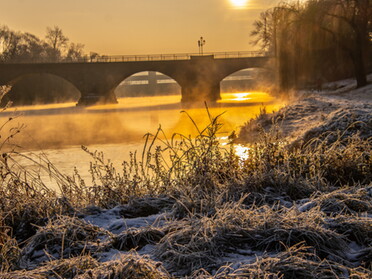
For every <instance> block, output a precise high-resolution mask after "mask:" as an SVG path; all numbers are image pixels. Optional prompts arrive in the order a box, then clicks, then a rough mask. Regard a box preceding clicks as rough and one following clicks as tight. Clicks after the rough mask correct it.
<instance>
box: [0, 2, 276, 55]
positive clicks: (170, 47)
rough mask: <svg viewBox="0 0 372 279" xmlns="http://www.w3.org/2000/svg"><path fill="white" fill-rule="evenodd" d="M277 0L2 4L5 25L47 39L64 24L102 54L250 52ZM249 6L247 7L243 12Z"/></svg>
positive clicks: (70, 34) (0, 15) (75, 39)
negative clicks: (263, 16)
mask: <svg viewBox="0 0 372 279" xmlns="http://www.w3.org/2000/svg"><path fill="white" fill-rule="evenodd" d="M276 2H278V1H276V0H249V1H247V0H202V1H200V0H187V1H175V0H158V1H154V0H109V1H101V0H89V1H88V0H79V1H76V0H65V1H56V0H32V1H29V0H0V4H1V10H0V18H1V22H0V24H2V25H7V26H9V28H11V29H13V30H18V31H22V32H29V33H32V34H34V35H36V36H38V37H41V38H43V37H44V36H45V33H46V27H47V26H51V27H53V26H59V27H60V28H61V29H62V30H63V32H64V34H65V35H66V36H67V37H69V39H70V41H72V42H76V43H82V44H84V45H85V50H86V52H88V53H89V52H90V51H93V52H98V53H100V54H107V55H115V54H149V53H185V52H186V53H190V52H198V45H197V40H198V39H199V38H200V36H203V37H204V38H205V40H206V45H205V47H204V48H205V49H204V50H205V52H217V51H240V50H242V51H244V50H251V49H252V46H251V45H250V43H249V42H250V38H249V33H250V30H251V28H252V23H253V21H254V20H255V19H257V17H258V16H259V13H260V12H262V11H263V10H265V9H267V8H269V7H271V6H272V5H274V4H275V3H276ZM241 8H244V9H241Z"/></svg>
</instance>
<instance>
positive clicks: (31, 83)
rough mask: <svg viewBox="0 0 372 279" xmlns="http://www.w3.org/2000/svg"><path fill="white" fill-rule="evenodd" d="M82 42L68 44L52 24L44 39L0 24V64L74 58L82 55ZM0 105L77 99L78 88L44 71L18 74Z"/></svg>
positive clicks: (58, 29)
mask: <svg viewBox="0 0 372 279" xmlns="http://www.w3.org/2000/svg"><path fill="white" fill-rule="evenodd" d="M83 49H84V45H82V44H79V43H72V42H70V41H69V39H68V38H67V37H66V36H65V35H64V34H63V32H62V30H61V29H60V28H59V27H57V26H55V27H53V28H50V27H48V28H47V29H46V35H45V38H44V39H40V38H38V37H37V36H35V35H33V34H30V33H27V32H24V33H23V32H18V31H13V30H11V29H9V28H8V27H7V26H1V27H0V63H1V62H3V63H32V62H36V61H37V62H43V61H45V62H58V61H77V60H79V59H81V58H82V57H84V55H85V54H84V52H83ZM12 85H13V87H12V90H11V91H10V92H9V93H8V94H7V95H6V96H5V97H4V98H3V100H2V101H1V105H5V104H6V103H7V102H9V101H12V102H13V103H14V105H30V104H36V103H54V102H65V101H77V100H78V99H79V96H80V93H79V91H78V90H77V89H76V88H75V87H74V86H73V85H72V84H70V83H69V82H67V81H65V80H63V79H61V78H59V77H55V76H53V75H48V74H33V75H27V76H23V77H20V78H19V79H18V80H17V81H16V82H14V84H12Z"/></svg>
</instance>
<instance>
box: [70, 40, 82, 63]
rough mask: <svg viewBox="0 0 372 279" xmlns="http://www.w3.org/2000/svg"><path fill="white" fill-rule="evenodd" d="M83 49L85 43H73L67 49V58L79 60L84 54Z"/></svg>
mask: <svg viewBox="0 0 372 279" xmlns="http://www.w3.org/2000/svg"><path fill="white" fill-rule="evenodd" d="M83 50H84V45H83V44H74V43H71V44H70V46H69V48H68V51H67V55H66V60H68V61H78V60H79V59H81V58H82V57H83V55H84V53H83Z"/></svg>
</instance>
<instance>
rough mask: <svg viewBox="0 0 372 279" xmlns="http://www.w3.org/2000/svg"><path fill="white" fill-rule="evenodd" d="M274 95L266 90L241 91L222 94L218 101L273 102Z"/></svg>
mask: <svg viewBox="0 0 372 279" xmlns="http://www.w3.org/2000/svg"><path fill="white" fill-rule="evenodd" d="M273 100H274V97H273V96H271V95H270V94H268V93H266V92H260V91H255V92H239V93H224V94H221V100H219V101H218V103H236V102H239V103H252V102H262V103H266V102H271V101H273Z"/></svg>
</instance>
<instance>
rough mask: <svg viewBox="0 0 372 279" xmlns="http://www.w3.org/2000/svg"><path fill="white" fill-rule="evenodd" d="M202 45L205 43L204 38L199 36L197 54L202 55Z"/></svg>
mask: <svg viewBox="0 0 372 279" xmlns="http://www.w3.org/2000/svg"><path fill="white" fill-rule="evenodd" d="M204 45H205V40H204V39H203V37H200V39H199V40H198V46H199V54H200V55H203V46H204Z"/></svg>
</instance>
